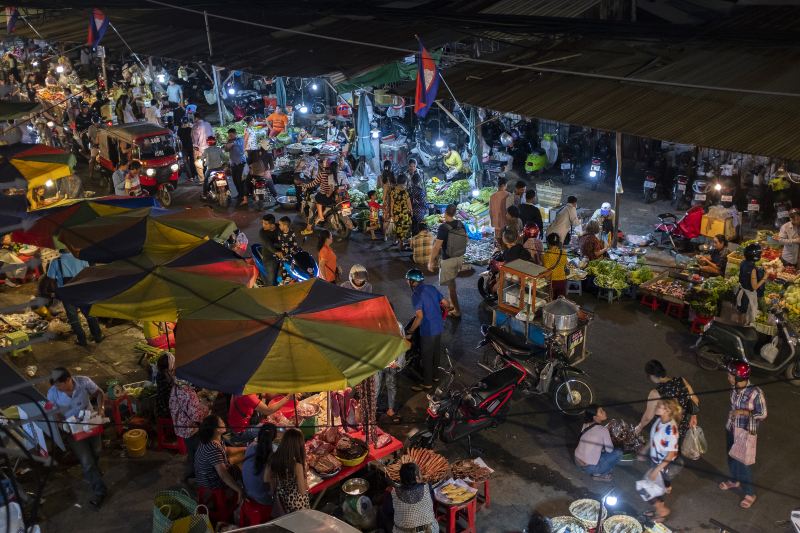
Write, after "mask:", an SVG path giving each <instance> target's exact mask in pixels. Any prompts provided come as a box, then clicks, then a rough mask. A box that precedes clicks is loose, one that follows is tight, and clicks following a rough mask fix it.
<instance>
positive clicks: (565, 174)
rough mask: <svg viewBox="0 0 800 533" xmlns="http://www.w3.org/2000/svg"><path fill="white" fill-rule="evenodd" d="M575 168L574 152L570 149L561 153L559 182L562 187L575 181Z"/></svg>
mask: <svg viewBox="0 0 800 533" xmlns="http://www.w3.org/2000/svg"><path fill="white" fill-rule="evenodd" d="M577 166H578V164H577V159H576V158H575V152H574V151H573V150H572V149H566V150H564V151H562V152H561V182H562V183H563V184H564V185H569V184H570V183H572V182H573V181H575V169H576V168H577Z"/></svg>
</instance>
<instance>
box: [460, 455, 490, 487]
mask: <svg viewBox="0 0 800 533" xmlns="http://www.w3.org/2000/svg"><path fill="white" fill-rule="evenodd" d="M450 468H451V470H452V471H453V477H454V478H456V479H471V480H472V481H476V482H477V481H484V480H486V479H488V478H489V476H490V475H491V474H492V471H491V470H489V469H488V468H485V467H483V466H481V465H479V464H477V463H475V461H473V460H472V459H462V460H460V461H456V462H455V463H453V464H452V465H451V467H450Z"/></svg>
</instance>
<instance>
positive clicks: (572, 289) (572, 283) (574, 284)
mask: <svg viewBox="0 0 800 533" xmlns="http://www.w3.org/2000/svg"><path fill="white" fill-rule="evenodd" d="M570 294H577V295H578V296H580V295H582V294H583V284H582V283H581V280H579V279H568V280H567V296H569V295H570Z"/></svg>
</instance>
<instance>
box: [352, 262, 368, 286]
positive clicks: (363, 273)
mask: <svg viewBox="0 0 800 533" xmlns="http://www.w3.org/2000/svg"><path fill="white" fill-rule="evenodd" d="M347 279H349V280H350V284H351V285H352V286H353V287H362V286H363V285H364V283H366V282H367V269H366V267H364V265H359V264H355V265H353V266H351V267H350V274H349V275H348V276H347ZM356 279H358V280H359V281H361V284H356V282H355V280H356Z"/></svg>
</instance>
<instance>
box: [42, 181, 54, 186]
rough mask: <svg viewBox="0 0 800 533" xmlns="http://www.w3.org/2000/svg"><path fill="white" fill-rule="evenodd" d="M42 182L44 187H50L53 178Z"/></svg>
mask: <svg viewBox="0 0 800 533" xmlns="http://www.w3.org/2000/svg"><path fill="white" fill-rule="evenodd" d="M44 184H45V186H46V187H52V186H53V180H47V181H45V182H44Z"/></svg>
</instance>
